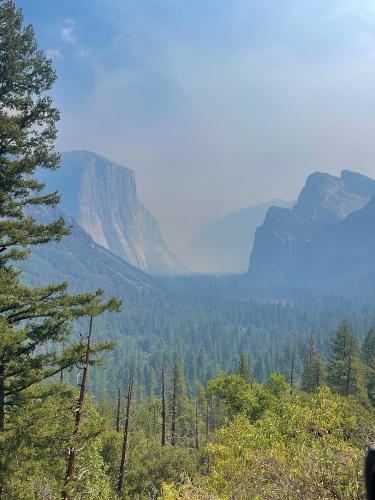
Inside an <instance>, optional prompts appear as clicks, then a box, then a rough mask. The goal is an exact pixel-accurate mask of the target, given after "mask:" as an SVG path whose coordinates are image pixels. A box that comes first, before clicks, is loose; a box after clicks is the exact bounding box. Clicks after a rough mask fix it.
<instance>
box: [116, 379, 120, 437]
mask: <svg viewBox="0 0 375 500" xmlns="http://www.w3.org/2000/svg"><path fill="white" fill-rule="evenodd" d="M120 410H121V389H120V388H119V390H118V395H117V412H116V431H117V432H120Z"/></svg>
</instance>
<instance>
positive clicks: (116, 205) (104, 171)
mask: <svg viewBox="0 0 375 500" xmlns="http://www.w3.org/2000/svg"><path fill="white" fill-rule="evenodd" d="M41 175H42V180H43V181H44V182H45V183H46V184H47V187H48V188H49V189H56V190H58V191H59V192H60V193H61V205H60V206H61V209H62V210H63V211H64V212H65V213H67V214H68V215H69V216H71V217H74V218H75V220H76V221H77V222H78V223H79V224H80V226H81V227H82V228H83V229H84V230H85V231H86V232H87V233H88V234H89V235H90V236H91V237H92V238H93V240H94V241H95V242H96V243H98V244H99V245H101V246H103V247H104V248H107V249H109V250H110V251H111V252H113V253H114V254H115V255H118V256H119V257H121V258H123V259H124V260H126V261H127V262H129V263H130V264H132V265H134V266H136V267H138V268H140V269H142V270H144V271H147V272H150V273H154V274H165V273H173V272H178V271H181V266H180V264H179V262H178V261H177V259H176V257H175V256H174V254H173V253H172V252H171V251H170V250H169V249H168V247H167V245H166V243H165V242H164V240H163V238H162V236H161V234H160V230H159V227H158V224H157V222H156V220H155V218H154V216H153V215H152V214H151V212H150V211H149V210H147V208H146V207H145V206H144V205H143V204H142V202H141V201H140V200H139V199H138V197H137V191H136V182H135V175H134V172H133V171H132V170H130V169H128V168H126V167H123V166H121V165H117V164H115V163H112V162H111V161H109V160H106V159H105V158H102V157H101V156H98V155H96V154H94V153H91V152H87V151H70V152H67V153H64V154H63V155H62V159H61V167H60V169H59V170H57V171H56V172H53V173H45V172H43V173H42V174H41Z"/></svg>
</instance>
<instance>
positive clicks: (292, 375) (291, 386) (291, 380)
mask: <svg viewBox="0 0 375 500" xmlns="http://www.w3.org/2000/svg"><path fill="white" fill-rule="evenodd" d="M295 354H296V351H295V350H293V354H292V367H291V369H290V395H291V396H293V383H294V357H295Z"/></svg>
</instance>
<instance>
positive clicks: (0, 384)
mask: <svg viewBox="0 0 375 500" xmlns="http://www.w3.org/2000/svg"><path fill="white" fill-rule="evenodd" d="M4 425H5V380H4V365H0V432H4Z"/></svg>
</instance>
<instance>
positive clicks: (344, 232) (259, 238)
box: [248, 170, 375, 286]
mask: <svg viewBox="0 0 375 500" xmlns="http://www.w3.org/2000/svg"><path fill="white" fill-rule="evenodd" d="M374 196H375V181H374V180H373V179H370V178H369V177H366V176H364V175H361V174H358V173H356V172H351V171H347V170H344V171H343V172H342V173H341V176H340V177H335V176H332V175H328V174H325V173H321V172H316V173H314V174H312V175H310V176H309V177H308V179H307V181H306V184H305V186H304V188H303V189H302V191H301V193H300V196H299V198H298V201H297V203H296V204H295V205H294V207H293V208H291V209H285V208H277V207H271V208H270V209H269V210H268V212H267V215H266V218H265V220H264V223H263V224H262V226H260V227H259V228H258V229H257V231H256V235H255V242H254V248H253V251H252V254H251V259H250V266H249V271H248V275H249V279H250V280H251V281H252V282H253V283H254V284H257V285H264V286H268V285H280V284H290V283H293V284H309V283H316V282H328V281H333V280H335V281H340V280H343V279H345V278H348V277H355V276H358V275H359V273H366V272H373V271H374V270H375V201H374V200H373V197H374Z"/></svg>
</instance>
